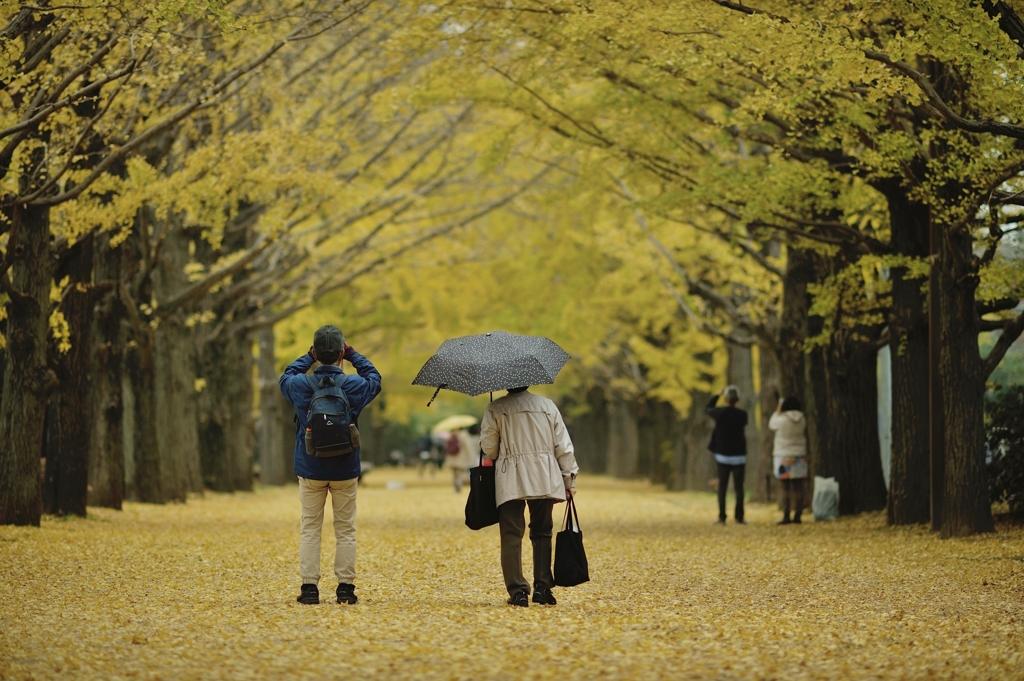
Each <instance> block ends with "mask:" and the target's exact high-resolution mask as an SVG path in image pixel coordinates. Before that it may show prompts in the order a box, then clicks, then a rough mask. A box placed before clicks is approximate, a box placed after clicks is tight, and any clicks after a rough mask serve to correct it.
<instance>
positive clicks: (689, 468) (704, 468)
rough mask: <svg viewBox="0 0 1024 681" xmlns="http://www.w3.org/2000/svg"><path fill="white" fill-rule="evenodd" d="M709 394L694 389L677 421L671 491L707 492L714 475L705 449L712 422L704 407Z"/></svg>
mask: <svg viewBox="0 0 1024 681" xmlns="http://www.w3.org/2000/svg"><path fill="white" fill-rule="evenodd" d="M710 399H711V395H709V394H708V393H705V392H694V393H693V402H692V403H691V405H690V410H689V412H687V414H686V415H685V416H686V418H684V419H683V420H682V421H681V422H680V424H679V444H678V445H677V448H676V460H675V463H674V465H673V470H674V473H675V475H674V479H673V482H672V489H674V490H697V491H701V492H707V491H709V490H711V489H713V488H712V487H711V486H710V483H711V481H712V480H714V479H715V478H716V477H717V475H718V471H717V467H716V466H715V459H714V457H713V456H712V455H711V452H709V451H708V442H709V441H710V440H711V430H712V429H713V428H714V422H713V421H712V420H711V419H710V418H708V415H707V414H706V413H705V411H704V409H705V407H707V403H708V401H709V400H710Z"/></svg>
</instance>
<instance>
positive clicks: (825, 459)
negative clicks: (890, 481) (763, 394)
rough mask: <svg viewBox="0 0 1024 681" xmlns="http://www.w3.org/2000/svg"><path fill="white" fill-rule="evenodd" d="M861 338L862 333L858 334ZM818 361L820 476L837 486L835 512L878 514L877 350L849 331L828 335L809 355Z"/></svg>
mask: <svg viewBox="0 0 1024 681" xmlns="http://www.w3.org/2000/svg"><path fill="white" fill-rule="evenodd" d="M861 333H863V330H861ZM819 353H820V356H821V357H822V360H823V371H822V375H823V381H824V386H823V388H824V390H823V399H822V400H820V401H819V402H818V405H817V407H818V409H817V412H818V414H817V416H818V419H819V421H820V423H821V424H822V425H823V426H824V427H823V428H822V429H821V432H820V433H819V437H820V438H821V456H820V462H821V463H820V465H821V470H822V475H825V476H828V477H835V478H836V481H837V482H839V512H840V513H842V514H850V513H861V512H864V511H877V510H879V509H882V508H885V506H886V491H885V477H884V476H883V474H882V461H881V455H880V452H879V445H878V379H877V374H876V368H877V366H876V364H877V349H876V348H875V345H874V344H873V343H870V342H867V341H861V340H857V339H855V338H854V337H853V334H852V333H850V332H848V331H839V332H837V333H835V334H833V337H832V340H831V341H830V343H829V345H828V346H826V347H825V348H822V349H821V350H820V351H815V353H814V354H819Z"/></svg>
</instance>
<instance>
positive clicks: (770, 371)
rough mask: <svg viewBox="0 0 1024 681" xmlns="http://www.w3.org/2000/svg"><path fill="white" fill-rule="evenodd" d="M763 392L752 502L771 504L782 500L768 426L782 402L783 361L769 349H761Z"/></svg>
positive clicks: (749, 469) (753, 469) (751, 471)
mask: <svg viewBox="0 0 1024 681" xmlns="http://www.w3.org/2000/svg"><path fill="white" fill-rule="evenodd" d="M758 350H759V352H758V358H759V362H758V364H759V366H758V373H759V375H760V383H761V392H760V394H759V395H758V399H759V400H760V401H761V424H760V425H761V437H760V440H759V443H758V444H759V451H758V457H757V466H756V467H753V466H748V467H747V471H748V472H750V473H753V474H754V479H753V480H751V481H750V482H751V485H750V487H751V489H752V490H753V497H751V501H757V502H761V503H770V502H772V501H777V500H778V499H779V489H778V488H779V481H778V480H776V479H775V473H774V470H773V466H772V449H773V448H774V446H775V434H774V433H773V432H772V431H771V430H769V428H768V419H769V418H771V415H772V413H774V411H775V407H776V405H777V404H778V402H779V387H778V386H779V362H778V360H777V359H776V357H775V353H774V351H772V350H771V349H768V348H764V347H760V348H758Z"/></svg>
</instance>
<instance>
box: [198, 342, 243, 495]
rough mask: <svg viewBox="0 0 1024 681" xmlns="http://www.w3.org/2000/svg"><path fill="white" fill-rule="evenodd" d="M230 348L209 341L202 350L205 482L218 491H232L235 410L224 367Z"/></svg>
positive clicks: (201, 435)
mask: <svg viewBox="0 0 1024 681" xmlns="http://www.w3.org/2000/svg"><path fill="white" fill-rule="evenodd" d="M226 354H227V349H226V348H225V347H224V345H223V344H220V343H209V344H207V345H206V347H204V348H203V352H202V369H201V373H202V378H203V380H204V381H206V387H205V388H203V391H202V393H201V395H200V397H199V410H198V413H197V419H198V427H199V454H200V462H201V464H202V471H203V484H204V485H205V486H206V487H208V488H209V489H212V490H214V491H215V492H232V491H234V486H233V484H232V480H233V475H232V466H231V460H230V454H229V452H228V447H227V433H228V432H229V430H230V429H229V427H228V420H229V419H230V418H231V410H230V409H229V408H228V405H227V403H226V400H227V394H228V393H229V392H230V391H229V390H227V387H226V386H225V385H223V383H222V378H221V377H222V375H223V373H224V371H223V369H222V367H223V365H224V364H225V363H226V362H227V360H226V358H225V355H226Z"/></svg>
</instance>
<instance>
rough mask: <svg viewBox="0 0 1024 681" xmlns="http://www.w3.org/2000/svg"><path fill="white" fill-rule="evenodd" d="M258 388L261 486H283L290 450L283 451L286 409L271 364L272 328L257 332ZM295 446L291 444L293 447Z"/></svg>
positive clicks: (272, 356) (288, 478)
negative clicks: (258, 354) (258, 348)
mask: <svg viewBox="0 0 1024 681" xmlns="http://www.w3.org/2000/svg"><path fill="white" fill-rule="evenodd" d="M259 344H260V358H259V362H258V364H259V388H260V423H259V452H260V483H261V484H264V485H283V484H285V483H286V482H289V481H290V480H291V479H292V478H293V476H292V474H291V470H292V465H291V463H292V456H293V452H292V448H291V447H289V448H287V449H284V448H282V446H281V443H282V442H284V441H285V439H286V438H285V432H284V425H285V419H284V417H285V413H286V411H285V408H286V407H288V406H289V405H288V402H287V401H285V399H284V396H283V395H282V394H281V388H280V385H279V382H278V375H277V366H276V364H275V362H274V327H272V326H268V327H267V328H264V329H260V331H259ZM293 444H294V443H293Z"/></svg>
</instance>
